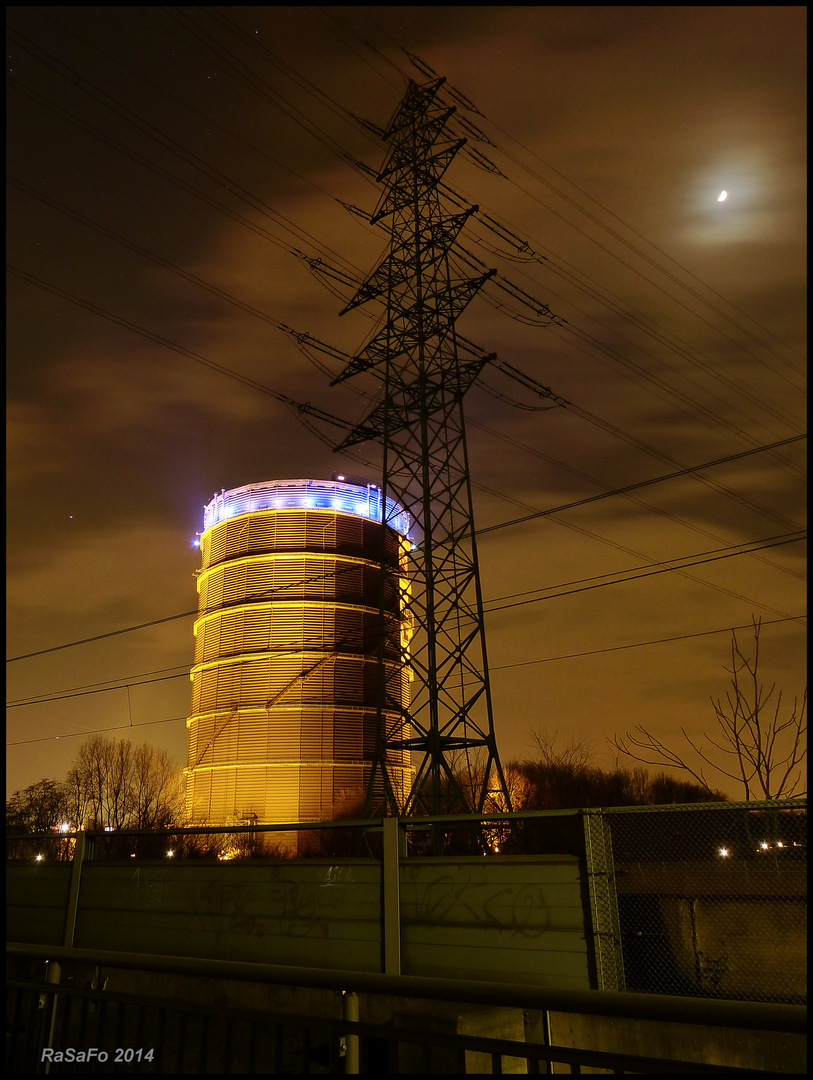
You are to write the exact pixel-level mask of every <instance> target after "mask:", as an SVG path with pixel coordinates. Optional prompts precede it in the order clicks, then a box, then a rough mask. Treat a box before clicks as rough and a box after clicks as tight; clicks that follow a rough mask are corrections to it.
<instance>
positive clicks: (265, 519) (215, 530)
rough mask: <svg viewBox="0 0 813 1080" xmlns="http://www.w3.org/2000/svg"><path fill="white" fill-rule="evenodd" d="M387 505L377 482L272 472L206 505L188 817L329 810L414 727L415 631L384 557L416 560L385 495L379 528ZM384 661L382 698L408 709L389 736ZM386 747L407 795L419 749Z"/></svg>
mask: <svg viewBox="0 0 813 1080" xmlns="http://www.w3.org/2000/svg"><path fill="white" fill-rule="evenodd" d="M381 502H382V500H381V492H380V490H379V489H378V488H377V487H376V486H375V485H373V484H366V485H362V484H351V483H345V482H342V481H339V480H333V481H328V480H275V481H270V482H268V483H260V484H249V485H247V486H246V487H241V488H234V489H232V490H231V491H223V492H221V493H220V495H216V496H215V497H214V498H213V499H212V501H211V502H210V503H209V505H208V506H207V507H206V509H205V512H204V523H203V532H202V533H201V534H200V548H201V569H200V571H199V573H198V596H199V600H198V610H199V614H198V618H197V620H196V622H195V631H194V632H195V664H194V667H193V668H192V670H191V673H190V678H191V680H192V715H191V716H190V718H189V720H188V721H187V726H188V728H189V751H188V761H187V767H186V770H185V775H186V785H187V786H186V799H187V811H188V814H189V817H190V820H191V821H194V822H206V823H210V824H214V823H221V824H233V823H236V822H241V823H245V822H246V821H256V822H258V823H275V822H288V821H292V822H293V821H319V820H328V819H330V818H332V817H333V816H334V812H335V810H337V809H338V808H339V807H340V806H341V805H342V804H345V805H347V804H348V803H349V802H350V800H353V799H354V798H356V797H358V798H362V797H363V796H364V793H365V790H366V785H367V781H368V778H369V775H370V769H371V767H372V762H373V760H374V757H375V751H376V746H377V743H378V745H380V743H381V739H382V738H383V737H385V735H390V734H391V732H392V731H403V723H404V717H405V715H406V710H407V709H408V706H409V680H410V678H411V673H410V670H409V666H408V663H406V662H405V658H406V657H408V652H407V649H408V644H409V634H410V630H409V625H408V623H407V621H406V615H404V616H403V617H402V612H401V600H400V596H399V593H398V590H396V589H395V587H394V586H393V585H391V584H390V585H386V584H385V582H392V581H393V576H392V575H391V574H382V573H381V564H382V558H383V559H384V561H385V562H386V563H387V564H389V566H391V567H393V568H398V567H403V566H405V561H406V558H407V553H408V551H409V541H408V540H407V535H408V533H409V520H408V515H407V514H405V513H404V512H403V510H402V509H401V507H399V506H397V505H396V504H395V503H393V502H392V501H391V500H387V504H386V518H385V520H386V521H387V522H388V523H391V525H392V527H390V524H387V525H382V524H381V521H382V505H381ZM382 588H384V589H385V590H386V591H385V594H384V598H383V605H382V604H381V602H380V600H381V596H380V593H381V589H382ZM382 609H383V616H382ZM382 636H383V640H384V651H383V671H382V672H381V673H380V671H379V666H380V663H381V659H380V647H379V645H380V642H381V640H382ZM380 674H382V675H383V678H384V679H385V680H386V700H387V701H388V702H401V703H402V704H403V710H404V712H402V713H399V712H397V711H396V710H395V709H392V708H390V710H389V711H388V712H385V714H384V722H385V725H386V728H387V731H386V733H380V732H377V731H376V727H377V716H378V700H379V677H380ZM395 754H396V755H398V752H397V751H396V752H395ZM387 760H388V762H389V770H390V775H391V776H392V777H394V778H395V783H396V784H397V785H400V787H401V791H400V793H398V794H400V803H401V804H403V801H404V800H405V798H406V796H407V795H408V793H409V790H410V787H411V784H412V780H413V778H414V769H413V768H412V766H411V762H410V760H409V753H408V751H402V752H400V755H399V756H398V760H395V757H394V756H393V755H392V753H391V754H390V755H389V756H388V759H387Z"/></svg>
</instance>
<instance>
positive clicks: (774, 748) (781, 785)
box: [610, 619, 807, 801]
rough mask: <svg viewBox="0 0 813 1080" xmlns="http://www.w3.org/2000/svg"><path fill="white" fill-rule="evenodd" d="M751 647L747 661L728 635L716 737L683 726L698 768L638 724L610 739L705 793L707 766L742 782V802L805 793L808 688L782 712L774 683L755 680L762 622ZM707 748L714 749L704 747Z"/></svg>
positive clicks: (716, 708) (637, 758)
mask: <svg viewBox="0 0 813 1080" xmlns="http://www.w3.org/2000/svg"><path fill="white" fill-rule="evenodd" d="M753 624H754V646H753V650H752V653H753V655H752V656H751V657H749V656H748V655H746V653H745V652H744V651H743V649H742V648H741V647H740V644H739V642H738V641H737V635H736V633H734V632H732V634H731V667H730V668H726V671H728V672H730V674H731V688H730V689H729V690H728V692H727V693H726V696H725V701H723V699H721V698H717V699H716V700H715V699H714V698H712V699H711V703H712V706H713V708H714V714H715V717H716V719H717V732H716V735H715V736H714V737H712V735H707V736H706V743H704V742H703V741H702V740H700V739H693V738H692V737H691V736H690V735H689V734H688V733H687V731H686V729H685V728H683V727H682V728H681V729H680V730H681V732H682V734H683V737H684V739H685V740H686V742H687V743H688V745H689V748H690V750H691V751H693V752H694V754H696V755H697V757H698V758H699V759H700V762H701V764H698V765H695V764H693V763H692V761H691V758H690V755H689V753H688V752H686V751H679V750H673V749H672V748H671V747H670V746H667V745H666V743H664V742H663V741H662V740H660V739H659V738H658V737H657V736H656V735H654V734H653V733H652V732H651V731H649V730H648V729H647V728H645V727H643V726H642V725H641V724H639V725H637V727H636V729H635V731H636V733H637V734H630V733H629V732H628V733H627V734H626V735H624V736H622V737H618V736H614V737H613V738H612V739H610V742H611V743H612V745H613V746H614V747H615V748H616V749H617V750H619V751H620V752H621V753H622V754H625V755H626V756H627V757H631V758H633V760H635V761H641V762H644V763H645V764H647V765H659V766H666V767H667V768H669V769H674V770H676V771H678V772H685V773H688V774H689V775H690V776H692V777H693V778H694V779H695V780H696V781H697V782H698V783H699V784H701V785H702V786H703V787H705V788H706V789H707V790H708V791H709V793H712V792H713V790H714V789H713V788H712V787H711V785H710V783H709V781H708V780H707V779H706V773H705V767H706V766H708V767H710V768H712V769H715V770H716V771H717V772H718V773H721V774H722V775H723V776H726V777H728V778H729V779H730V780H735V781H737V782H738V783H740V784H742V787H743V790H744V792H745V798H746V800H749V801H750V800H751V799H788V798H792V797H794V796H800V795H804V794H806V790H807V789H806V787H805V783H804V778H803V773H802V763H803V761H804V759H805V757H806V756H807V721H806V711H807V689H805V691H804V693H803V695H802V700H801V703H800V702H799V700H798V698H794V699H793V705H792V706H791V708H790V709H789V710H787V709H786V712H785V715H784V717H783V716H782V715H781V711H782V691H781V690H780V691H779V693H778V694H777V695H776V697H775V698H774V692H775V691H776V683H773V684H772V686H771V688H770V690H767V691H766V689H765V686H764V684H763V683H761V682H760V680H759V634H760V629H761V624H762V620H761V619H753ZM707 745H708V746H709V747H711V748H713V749H707Z"/></svg>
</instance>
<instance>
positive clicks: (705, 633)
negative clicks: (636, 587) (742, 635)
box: [489, 612, 807, 671]
mask: <svg viewBox="0 0 813 1080" xmlns="http://www.w3.org/2000/svg"><path fill="white" fill-rule="evenodd" d="M806 618H807V613H806V612H805V613H804V614H802V615H785V616H783V618H781V619H763V620H762V625H763V626H772V625H773V624H774V623H781V622H796V621H799V620H801V619H806ZM751 625H752V624H751V623H744V624H743V625H741V626H723V627H721V628H720V629H719V630H702V631H700V632H699V633H696V634H676V635H674V636H673V637H667V638H652V639H651V640H650V641H633V642H631V643H630V644H628V645H612V646H610V647H609V648H607V649H588V650H587V651H585V652H577V653H566V654H564V655H562V656H545V657H541V658H540V659H538V660H520V661H518V662H517V663H516V664H497V665H495V666H490V667H489V670H490V671H507V670H508V669H509V668H517V667H530V666H531V665H533V664H552V663H554V662H555V661H557V660H575V659H576V658H578V657H581V656H597V655H598V654H599V653H611V652H620V651H621V650H623V649H642V648H644V647H646V646H648V645H663V644H664V643H665V642H670V641H688V640H689V639H690V638H698V637H709V636H710V635H712V634H730V633H733V631H735V630H749V629H751Z"/></svg>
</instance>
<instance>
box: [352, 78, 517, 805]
mask: <svg viewBox="0 0 813 1080" xmlns="http://www.w3.org/2000/svg"><path fill="white" fill-rule="evenodd" d="M444 82H445V80H444V79H437V80H433V81H432V82H430V83H427V84H425V85H420V86H419V85H417V84H415V83H413V82H412V81H410V82H409V85H408V89H407V92H406V95H405V96H404V98H403V100H402V101H401V103H400V105H399V106H398V108H397V110H396V113H395V116H394V117H393V119H392V121H391V122H390V124H389V126H388V128H387V129H386V132H384V133H383V137H384V139H385V141H386V142H387V143H388V144H389V152H388V154H387V157H386V161H385V163H384V166H383V168H382V169H381V171H380V173H379V174H378V176H377V179H378V180H379V182H382V183H384V185H385V188H384V191H383V194H382V196H381V198H380V200H379V204H378V206H377V207H376V210H375V211H374V213H373V215H372V217H371V219H370V220H371V221H372V222H378V223H379V224H385V223H386V221H387V219H389V225H388V228H389V234H390V242H389V250H388V252H387V254H386V256H385V258H384V259H383V260H382V261H381V263H380V264H379V265H378V266H377V267H376V269H375V270H373V272H372V273H371V274H370V275H369V277H368V278H367V279H366V281H365V282H364V283H363V284H362V285H361V287H360V288H359V290H358V292H357V293H356V295H355V296H354V298H353V299H352V300H351V302H350V303H349V304H348V305H347V307H346V308H345V309H344V311H343V312H342V314H344V313H345V312H347V311H349V310H350V309H351V308H354V307H357V306H358V305H360V304H362V303H365V302H366V301H369V300H374V299H375V300H379V301H381V302H383V303H384V304H385V305H386V317H385V321H384V325H383V328H382V329H380V331H378V332H377V333H375V334H374V336H373V337H372V338H371V340H370V341H369V342H368V343H367V345H366V346H365V347H364V348H363V349H362V351H361V352H360V353H358V354H357V355H356V356H354V357H353V358H352V359H351V360H350V361H349V363H347V365H346V367H345V369H344V371H343V372H342V374H341V375H340V376H339V377H338V379H336V380H335V382H341V381H343V380H345V379H348V378H350V377H352V376H354V375H357V374H360V373H362V372H367V371H374V372H375V374H376V376H377V377H378V378H379V379H381V380H382V381H383V396H382V397H381V399H380V401H379V403H378V404H377V405H376V406H375V407H374V408H373V410H372V411H371V412H370V413H369V415H368V416H367V417H366V419H365V420H364V421H362V422H361V423H360V424H358V425H356V427H355V428H354V429H353V430H352V431H351V432H350V434H349V435H348V436H347V437H346V438H345V439H344V441H343V442H342V443H341V444H340V445H339V446H338V447H337V449H339V450H342V449H345V448H346V447H349V446H353V445H355V444H357V443H361V442H364V441H366V440H369V439H374V440H376V441H378V442H380V443H382V445H383V478H382V494H383V496H384V497H385V498H387V497H389V498H392V499H393V500H395V502H397V503H400V504H401V506H403V507H404V508H405V509H406V510H407V511H408V512H409V513H410V514H411V515H412V516H413V518H414V520H415V522H416V524H417V528H418V535H417V544H416V545H415V548H414V550H413V551H412V553H411V561H410V565H409V571H408V575H407V578H406V579H403V578H402V579H401V582H400V588H401V591H402V603H403V606H404V608H405V610H406V612H407V613H408V615H409V616H410V617H411V619H412V622H413V625H414V629H415V633H414V635H413V637H412V641H411V648H410V653H409V655H407V654H406V652H404V653H403V662H404V663H405V664H409V665H410V666H411V668H412V671H413V675H414V684H413V691H412V702H411V706H410V708H409V711H408V713H405V712H404V710H403V707H402V706H401V713H402V715H403V724H402V725H401V727H400V729H399V730H393V728H392V727H390V729H389V730H386V731H385V729H384V725H383V721H382V723H381V724H380V731H379V736H380V745H379V747H378V751H377V754H376V761H375V766H374V769H373V772H372V775H371V778H370V787H369V791H368V810H369V809H370V808H371V807H370V800H371V792H372V786H373V782H374V780H375V778H376V773H378V774H379V775H380V777H381V779H382V780H383V783H384V790H385V792H386V793H387V801H388V803H389V805H390V809H391V810H392V811H393V812H396V813H409V812H411V811H414V810H415V809H416V808H417V807H418V806H420V807H421V808H422V809H424V811H425V812H428V813H435V814H437V813H446V812H454V811H459V812H469V811H477V812H482V810H483V808H484V804H485V801H486V796H487V794H488V791H489V783H490V782H491V783H492V784H494V783H495V780H496V784H495V786H497V785H498V787H499V789H500V790H501V793H502V797H503V799H504V800H505V805H506V806H507V807H508V808H509V809H510V802H509V799H508V792H507V788H506V784H505V778H504V776H503V771H502V767H501V765H500V760H499V755H498V753H497V745H496V740H495V735H494V724H493V716H492V705H491V690H490V686H489V677H488V661H487V655H486V639H485V628H484V619H483V601H482V594H481V590H480V577H479V567H478V559H477V545H476V541H475V531H474V517H473V512H472V498H471V484H470V480H469V465H468V455H467V449H466V433H465V424H464V417H463V397H464V395H465V393H466V391H467V390H468V389H469V387H470V386H471V385H472V383H473V382H474V381H475V379H476V378H477V376H478V375H479V373H480V371H481V370H482V368H483V367H484V366H485V364H486V363H488V361H489V360H490V359H492V357H491V356H476V357H474V358H472V359H464V358H461V356H460V355H459V353H458V344H457V338H456V331H455V323H456V320H457V319H458V317H459V316H460V314H461V312H462V311H463V310H464V309H465V307H466V306H467V305H468V303H469V302H470V301H471V300H472V298H473V297H474V296H475V295H476V293H477V292H478V290H479V289H480V288H481V286H482V285H483V283H484V282H485V281H486V280H487V279H488V278H489V277H491V276H492V275H493V274H494V273H495V272H496V271H493V270H491V271H488V272H487V273H485V274H483V275H481V276H480V277H475V278H466V277H460V276H459V273H458V272H457V271H456V270H455V268H454V266H453V264H452V262H451V258H450V256H451V251H452V248H453V245H454V243H455V240H456V237H457V236H458V233H459V232H460V230H461V229H462V228H463V226H464V224H465V222H466V220H467V219H468V217H469V216H470V215H471V214H472V213H473V212H475V211H476V210H477V209H478V208H477V207H471V208H469V209H467V210H465V211H464V212H462V213H451V214H450V213H449V212H448V210H446V209H445V208H444V206H443V204H442V196H441V191H440V186H441V184H440V182H441V178H442V177H443V175H444V173H445V171H446V169H447V168H448V166H449V164H450V162H451V161H452V159H453V158H454V156H455V154H456V153H457V152H458V151H459V150H460V148H461V147H462V146H463V145H464V143H465V140H464V139H456V138H454V137H452V136H450V135H449V134H448V132H446V131H445V128H446V124H447V121H448V120H449V118H450V116H452V114H453V113H454V112H455V109H454V108H453V107H447V106H445V105H443V104H441V103H440V102H439V101H438V100H437V95H438V91H439V90H440V88H441V86H442V85H443V83H444ZM392 573H393V572H392V569H391V568H390V567H388V566H387V565H386V564H385V562H384V560H382V588H383V587H384V586H385V585H386V584H387V583H386V581H385V577H386V575H387V574H389V575H392ZM383 634H384V627H383V625H382V627H381V638H382V657H383ZM379 671H380V675H379V703H380V704H379V708H380V709H381V713H382V716H383V710H384V708H386V709H387V711H388V712H391V711H392V709H393V708H395V707H396V705H397V703H396V702H395V700H394V695H390V694H389V693H388V689H389V688H388V687H387V678H386V674H385V668H384V664H383V661H382V663H381V665H380V668H379ZM404 749H409V750H412V751H417V752H418V754H419V755H422V758H421V761H420V764H419V766H418V769H417V774H416V779H415V784H414V786H413V789H412V793H411V794H410V796H409V798H408V800H407V803H406V805H404V806H398V803H397V800H396V798H395V794H394V787H395V785H394V784H392V783H391V782H390V779H389V778H388V776H387V752H388V751H400V750H404ZM474 750H480V751H481V754H482V751H483V750H484V751H485V772H484V774H483V775H482V776H481V777H480V779H478V781H477V783H476V787H475V788H474V789H473V790H477V788H479V792H478V793H477V794H476V796H474V797H471V796H469V795H468V794H467V793H466V792H465V791H464V790H463V788H462V787H461V785H460V784H459V782H458V780H457V778H456V777H455V775H454V768H455V765H457V766H459V765H460V764H461V762H462V761H463V760H464V759H465V760H468V758H469V751H474ZM494 773H496V776H493V775H492V774H494Z"/></svg>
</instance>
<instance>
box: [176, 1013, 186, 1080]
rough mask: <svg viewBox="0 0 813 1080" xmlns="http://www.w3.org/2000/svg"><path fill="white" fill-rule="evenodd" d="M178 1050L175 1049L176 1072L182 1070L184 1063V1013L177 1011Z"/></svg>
mask: <svg viewBox="0 0 813 1080" xmlns="http://www.w3.org/2000/svg"><path fill="white" fill-rule="evenodd" d="M177 1015H178V1050H177V1065H176V1069H175V1071H176V1072H179V1073H181V1072H183V1067H184V1065H185V1064H186V1062H185V1060H184V1059H185V1057H186V1013H185V1012H178V1014H177Z"/></svg>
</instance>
